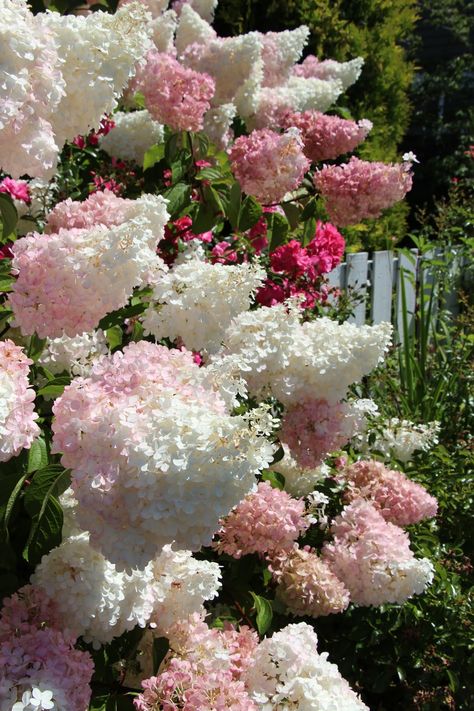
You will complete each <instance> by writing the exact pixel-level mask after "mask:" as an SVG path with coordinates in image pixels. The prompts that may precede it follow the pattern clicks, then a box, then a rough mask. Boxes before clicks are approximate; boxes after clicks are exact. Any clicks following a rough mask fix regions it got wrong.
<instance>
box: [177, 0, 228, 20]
mask: <svg viewBox="0 0 474 711" xmlns="http://www.w3.org/2000/svg"><path fill="white" fill-rule="evenodd" d="M218 4H219V3H218V0H184V3H183V6H182V9H181V12H183V11H184V10H185V9H186V7H187V6H188V5H189V6H190V7H192V8H193V10H195V11H196V12H197V14H198V15H199V16H200V17H202V18H203V20H206V22H212V21H213V19H214V13H215V11H216V8H217V5H218Z"/></svg>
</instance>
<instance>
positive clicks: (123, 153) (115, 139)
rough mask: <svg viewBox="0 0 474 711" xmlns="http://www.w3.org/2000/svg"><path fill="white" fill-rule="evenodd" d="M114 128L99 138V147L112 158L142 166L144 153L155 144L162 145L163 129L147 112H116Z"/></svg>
mask: <svg viewBox="0 0 474 711" xmlns="http://www.w3.org/2000/svg"><path fill="white" fill-rule="evenodd" d="M113 119H114V121H115V126H114V128H113V129H112V130H111V131H109V133H107V134H106V135H105V136H101V138H100V143H99V145H100V147H101V149H102V150H103V151H105V152H106V153H108V154H109V156H112V157H113V158H120V159H121V160H131V161H134V162H135V163H138V164H140V165H141V164H142V163H143V158H144V155H145V153H146V151H147V150H148V149H149V148H150V147H151V146H153V145H154V144H155V143H162V142H163V139H164V127H163V126H162V125H161V123H158V121H155V120H154V119H153V118H152V117H151V116H150V114H149V113H148V111H147V110H146V109H144V110H143V111H132V112H125V111H117V113H115V114H114V116H113Z"/></svg>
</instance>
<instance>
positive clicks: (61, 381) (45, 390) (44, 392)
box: [38, 375, 71, 397]
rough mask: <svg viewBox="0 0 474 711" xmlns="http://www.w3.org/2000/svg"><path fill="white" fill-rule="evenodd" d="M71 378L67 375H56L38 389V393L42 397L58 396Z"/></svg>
mask: <svg viewBox="0 0 474 711" xmlns="http://www.w3.org/2000/svg"><path fill="white" fill-rule="evenodd" d="M70 382H71V378H70V376H69V375H58V376H57V378H54V380H50V381H49V382H48V383H47V384H46V385H45V386H44V387H42V388H40V389H39V390H38V395H41V396H42V397H59V395H62V394H63V392H64V388H65V387H66V386H67V385H69V384H70Z"/></svg>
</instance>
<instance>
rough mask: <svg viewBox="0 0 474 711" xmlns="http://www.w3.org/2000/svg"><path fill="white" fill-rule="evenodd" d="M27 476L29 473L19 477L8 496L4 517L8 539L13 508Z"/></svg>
mask: <svg viewBox="0 0 474 711" xmlns="http://www.w3.org/2000/svg"><path fill="white" fill-rule="evenodd" d="M27 476H28V474H23V476H21V477H20V478H19V479H18V481H17V482H16V484H15V486H14V487H13V489H12V492H11V494H10V496H9V497H8V501H7V505H6V507H5V515H4V517H3V529H4V531H5V533H6V538H7V541H8V539H9V537H10V536H9V532H8V526H9V523H10V518H11V515H12V512H13V508H14V506H15V503H16V501H17V499H18V496H19V495H20V492H21V490H22V488H23V484H24V483H25V480H26V478H27Z"/></svg>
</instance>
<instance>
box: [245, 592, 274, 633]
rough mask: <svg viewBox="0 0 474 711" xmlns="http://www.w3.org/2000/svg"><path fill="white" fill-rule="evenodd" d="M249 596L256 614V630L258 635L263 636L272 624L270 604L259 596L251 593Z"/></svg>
mask: <svg viewBox="0 0 474 711" xmlns="http://www.w3.org/2000/svg"><path fill="white" fill-rule="evenodd" d="M250 594H251V596H252V598H253V602H254V607H255V611H256V613H257V618H256V622H257V629H258V631H259V634H261V635H264V634H265V632H266V631H267V630H268V628H269V627H270V625H271V623H272V619H273V609H272V604H271V602H270V600H267V599H266V598H265V597H262V596H261V595H256V594H255V593H253V592H251V593H250Z"/></svg>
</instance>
